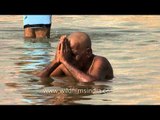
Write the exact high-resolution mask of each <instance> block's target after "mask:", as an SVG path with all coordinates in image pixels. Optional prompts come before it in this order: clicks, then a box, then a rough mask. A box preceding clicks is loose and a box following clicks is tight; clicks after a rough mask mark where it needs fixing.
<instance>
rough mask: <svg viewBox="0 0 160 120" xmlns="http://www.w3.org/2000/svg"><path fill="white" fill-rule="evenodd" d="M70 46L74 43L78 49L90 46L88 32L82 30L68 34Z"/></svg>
mask: <svg viewBox="0 0 160 120" xmlns="http://www.w3.org/2000/svg"><path fill="white" fill-rule="evenodd" d="M68 40H69V41H70V44H71V47H72V46H73V45H76V46H77V47H78V48H80V49H85V48H91V40H90V37H89V36H88V34H86V33H84V32H74V33H71V34H70V35H69V36H68Z"/></svg>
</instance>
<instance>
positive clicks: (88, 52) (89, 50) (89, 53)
mask: <svg viewBox="0 0 160 120" xmlns="http://www.w3.org/2000/svg"><path fill="white" fill-rule="evenodd" d="M86 52H87V55H89V56H90V55H92V49H91V48H87V50H86Z"/></svg>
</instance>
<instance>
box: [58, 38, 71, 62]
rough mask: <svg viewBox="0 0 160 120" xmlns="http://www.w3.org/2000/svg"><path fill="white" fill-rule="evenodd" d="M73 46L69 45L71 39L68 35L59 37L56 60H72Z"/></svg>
mask: <svg viewBox="0 0 160 120" xmlns="http://www.w3.org/2000/svg"><path fill="white" fill-rule="evenodd" d="M71 53H72V51H71V48H70V46H69V41H68V39H67V37H66V35H62V36H61V37H60V39H59V43H58V47H57V51H56V56H55V59H56V62H57V63H63V62H64V61H67V62H70V61H71V59H72V56H71Z"/></svg>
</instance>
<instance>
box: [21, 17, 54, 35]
mask: <svg viewBox="0 0 160 120" xmlns="http://www.w3.org/2000/svg"><path fill="white" fill-rule="evenodd" d="M51 21H52V15H24V16H23V25H24V38H50V29H51Z"/></svg>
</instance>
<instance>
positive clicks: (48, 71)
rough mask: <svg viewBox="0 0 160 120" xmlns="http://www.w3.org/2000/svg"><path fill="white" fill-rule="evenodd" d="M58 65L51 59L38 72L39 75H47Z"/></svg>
mask: <svg viewBox="0 0 160 120" xmlns="http://www.w3.org/2000/svg"><path fill="white" fill-rule="evenodd" d="M59 65H60V63H57V62H56V60H54V61H52V62H51V63H50V64H49V65H48V66H47V67H46V68H44V69H43V70H42V72H40V73H39V74H38V76H39V77H49V76H50V74H51V73H52V72H53V71H54V70H55V69H56V68H57V67H58V66H59Z"/></svg>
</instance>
